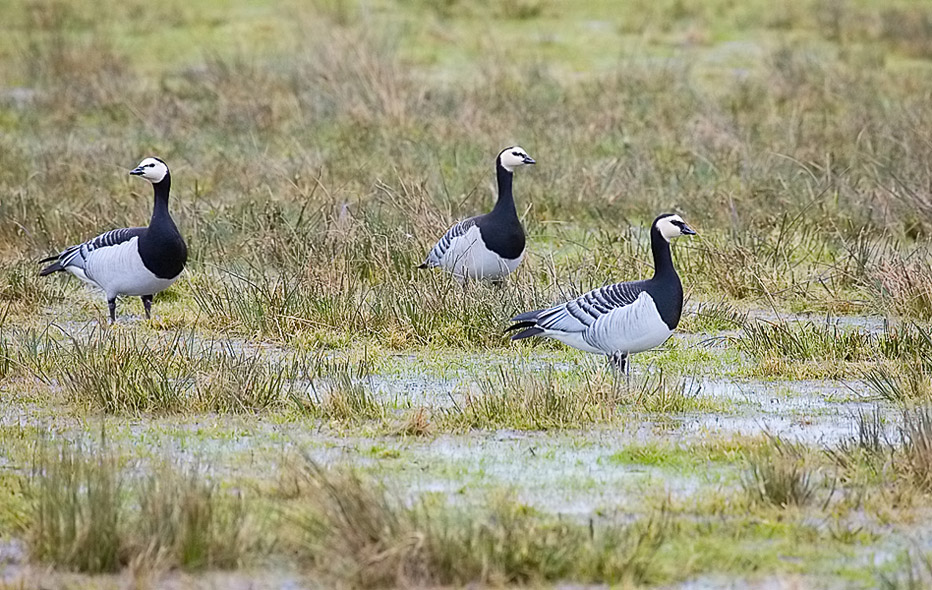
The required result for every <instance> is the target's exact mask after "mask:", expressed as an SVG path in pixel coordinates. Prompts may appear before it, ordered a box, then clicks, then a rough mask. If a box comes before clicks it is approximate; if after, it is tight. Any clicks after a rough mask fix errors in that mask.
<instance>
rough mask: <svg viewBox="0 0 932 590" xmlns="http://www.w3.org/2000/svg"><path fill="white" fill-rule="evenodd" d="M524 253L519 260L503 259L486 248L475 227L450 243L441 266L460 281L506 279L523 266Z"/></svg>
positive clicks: (519, 256)
mask: <svg viewBox="0 0 932 590" xmlns="http://www.w3.org/2000/svg"><path fill="white" fill-rule="evenodd" d="M523 258H524V252H521V254H519V255H518V257H517V258H514V259H510V258H502V257H501V256H499V255H498V254H496V253H495V252H492V251H491V250H489V249H488V248H486V247H485V243H484V242H483V241H482V237H481V235H480V233H479V228H478V227H476V226H473V227H471V228H469V230H467V231H466V233H465V234H463V235H462V236H459V237H456V238H454V239H453V241H452V242H451V243H450V248H449V249H448V250H447V251H446V252H445V253H444V256H443V258H442V259H441V261H440V266H441V267H442V268H443V269H444V270H446V271H447V272H449V273H451V274H453V276H455V277H457V278H458V279H466V278H470V279H486V280H492V281H494V280H498V279H502V278H505V277H506V276H508V275H509V274H511V273H512V272H514V270H515V269H516V268H518V265H519V264H521V260H522V259H523Z"/></svg>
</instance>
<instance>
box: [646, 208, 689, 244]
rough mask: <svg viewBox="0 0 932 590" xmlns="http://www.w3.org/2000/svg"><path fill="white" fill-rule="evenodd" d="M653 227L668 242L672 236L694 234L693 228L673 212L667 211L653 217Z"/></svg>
mask: <svg viewBox="0 0 932 590" xmlns="http://www.w3.org/2000/svg"><path fill="white" fill-rule="evenodd" d="M654 227H655V228H657V231H658V232H660V235H661V236H663V239H665V240H666V241H668V242H669V241H670V240H672V239H673V238H678V237H680V236H694V235H696V232H695V230H693V228H691V227H689V226H688V225H686V222H685V221H683V218H682V217H680V216H679V215H676V214H674V213H667V214H666V215H661V216H660V217H658V218H657V219H655V220H654Z"/></svg>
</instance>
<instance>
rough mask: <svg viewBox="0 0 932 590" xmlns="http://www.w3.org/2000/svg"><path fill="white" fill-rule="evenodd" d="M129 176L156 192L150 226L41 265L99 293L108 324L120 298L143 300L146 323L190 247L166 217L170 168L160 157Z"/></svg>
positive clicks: (103, 238) (103, 237)
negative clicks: (67, 274)
mask: <svg viewBox="0 0 932 590" xmlns="http://www.w3.org/2000/svg"><path fill="white" fill-rule="evenodd" d="M130 174H131V175H133V176H141V177H142V178H144V179H146V180H148V181H149V182H150V183H152V187H153V189H154V191H155V206H154V207H153V210H152V219H151V220H150V221H149V226H148V227H125V228H121V229H114V230H111V231H108V232H104V233H102V234H100V235H99V236H97V237H96V238H93V239H91V240H88V241H86V242H84V243H83V244H78V245H76V246H71V247H70V248H67V249H65V250H64V251H62V253H61V254H58V255H57V256H50V257H49V258H45V259H43V260H40V261H39V262H40V263H45V262H52V264H50V265H48V266H47V267H45V268H43V269H42V270H41V271H40V272H39V275H40V276H46V275H50V274H52V273H54V272H58V271H67V272H70V273H71V274H73V275H74V276H76V277H78V278H79V279H81V280H82V281H84V282H85V283H87V284H89V285H92V286H94V287H97V288H99V289H101V290H103V292H104V294H105V295H106V297H107V307H108V308H109V309H110V323H111V324H112V323H114V322H115V321H116V298H117V296H120V295H125V296H133V297H140V298H142V304H143V307H145V310H146V319H150V318H151V317H152V315H151V314H152V296H153V295H155V294H156V293H158V292H159V291H164V290H165V289H167V288H168V287H170V286H171V284H172V283H174V282H175V281H176V280H178V277H179V276H180V275H181V271H182V270H183V269H184V264H185V262H186V261H187V259H188V248H187V246H186V245H185V243H184V239H183V238H182V237H181V234H180V233H179V232H178V228H177V227H176V226H175V222H174V221H172V218H171V215H170V214H169V213H168V193H169V190H170V189H171V182H172V179H171V173H170V172H169V171H168V165H166V164H165V162H163V161H162V160H160V159H159V158H146V159H144V160H143V161H142V162H140V163H139V165H138V166H136V168H134V169H133V170H131V171H130ZM53 261H54V262H53Z"/></svg>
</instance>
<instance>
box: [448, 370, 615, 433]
mask: <svg viewBox="0 0 932 590" xmlns="http://www.w3.org/2000/svg"><path fill="white" fill-rule="evenodd" d="M476 387H477V391H472V390H467V391H466V392H465V393H464V394H463V395H462V398H460V399H454V405H453V407H452V408H449V409H446V410H444V411H443V412H442V413H441V415H440V422H441V423H443V424H445V425H446V426H448V427H450V428H484V429H494V428H515V429H525V430H551V429H559V428H579V427H583V426H586V425H589V424H593V423H598V422H611V421H613V420H614V419H615V418H616V414H615V410H616V407H617V400H616V398H615V393H614V390H613V388H612V386H611V384H610V383H605V382H603V381H602V380H601V377H600V376H599V375H588V374H587V375H586V376H585V379H584V381H583V382H582V383H579V384H577V383H573V382H572V381H571V380H570V379H569V376H568V375H567V374H565V373H563V372H560V371H556V370H554V369H553V368H548V369H546V370H545V371H543V372H540V373H538V372H529V371H528V370H527V369H526V368H523V367H517V366H513V367H510V368H505V367H500V368H499V369H498V371H497V372H496V373H493V374H491V375H489V376H486V377H484V378H480V379H479V380H478V381H477V383H476Z"/></svg>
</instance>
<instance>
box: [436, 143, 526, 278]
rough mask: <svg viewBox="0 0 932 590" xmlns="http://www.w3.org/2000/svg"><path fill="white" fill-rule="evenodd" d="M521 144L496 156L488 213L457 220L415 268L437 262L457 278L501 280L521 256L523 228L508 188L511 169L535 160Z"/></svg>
mask: <svg viewBox="0 0 932 590" xmlns="http://www.w3.org/2000/svg"><path fill="white" fill-rule="evenodd" d="M534 163H535V162H534V160H533V159H532V158H531V157H530V156H528V155H527V152H525V151H524V150H523V149H522V148H520V147H518V146H513V147H510V148H505V149H504V150H502V151H501V153H499V154H498V157H497V158H496V159H495V169H496V173H497V175H498V201H497V202H496V203H495V207H494V208H493V209H492V211H491V212H490V213H486V214H485V215H477V216H476V217H470V218H469V219H466V220H463V221H460V222H459V223H457V224H455V225H454V226H453V227H451V228H450V229H448V230H447V233H445V234H443V237H442V238H440V241H439V242H437V245H436V246H434V247H433V248H432V249H431V251H430V253H429V254H428V255H427V260H425V261H424V263H423V264H421V265H420V266H419V267H418V268H433V267H436V266H439V267H440V268H442V269H443V270H445V271H447V272H449V273H451V274H452V275H453V276H454V277H455V278H456V279H457V280H459V281H465V280H466V279H484V280H487V281H501V280H502V279H504V278H505V277H506V276H508V275H509V274H510V273H512V272H513V271H514V270H515V269H516V268H518V264H520V263H521V259H522V258H523V257H524V228H523V227H521V221H520V220H519V219H518V212H517V211H516V210H515V198H514V195H513V194H512V192H511V183H512V179H513V177H514V170H515V168H517V167H518V166H524V165H525V164H534Z"/></svg>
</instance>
